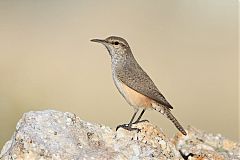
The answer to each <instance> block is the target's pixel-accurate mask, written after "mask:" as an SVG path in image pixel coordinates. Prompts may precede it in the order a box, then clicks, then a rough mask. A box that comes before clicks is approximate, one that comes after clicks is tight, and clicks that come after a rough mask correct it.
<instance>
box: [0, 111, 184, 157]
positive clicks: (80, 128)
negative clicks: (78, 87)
mask: <svg viewBox="0 0 240 160" xmlns="http://www.w3.org/2000/svg"><path fill="white" fill-rule="evenodd" d="M134 127H138V128H141V132H137V131H132V132H130V131H127V130H124V129H122V128H120V129H119V130H118V131H117V132H116V131H114V130H112V129H111V128H109V127H106V126H103V125H100V124H94V123H89V122H86V121H83V120H81V119H80V118H79V117H76V116H75V115H74V114H72V113H68V112H66V113H63V112H58V111H53V110H46V111H37V112H29V113H26V114H24V115H23V118H22V119H21V120H20V121H19V122H18V124H17V127H16V132H15V133H14V135H13V137H12V139H11V140H10V141H8V142H7V143H6V144H5V146H4V147H3V149H2V151H1V155H0V157H2V159H86V160H88V159H97V160H100V159H119V160H123V159H181V155H180V154H179V152H178V151H177V150H176V148H175V146H174V145H173V143H172V142H171V140H170V139H168V138H167V137H166V136H165V135H164V134H163V133H162V131H161V130H159V129H158V128H157V127H156V126H154V125H152V124H150V123H139V124H137V125H135V126H134Z"/></svg>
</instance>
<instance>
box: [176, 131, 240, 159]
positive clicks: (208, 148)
mask: <svg viewBox="0 0 240 160" xmlns="http://www.w3.org/2000/svg"><path fill="white" fill-rule="evenodd" d="M173 143H174V144H175V145H176V148H177V150H181V152H182V153H183V154H184V155H189V154H190V156H188V159H191V160H240V143H236V142H233V141H231V140H228V139H226V138H224V137H223V136H221V135H220V134H216V135H214V134H210V133H205V132H204V131H201V130H198V129H196V128H194V127H188V135H187V136H182V135H180V134H177V135H176V136H175V137H174V139H173Z"/></svg>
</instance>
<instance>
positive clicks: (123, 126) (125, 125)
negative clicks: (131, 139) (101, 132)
mask: <svg viewBox="0 0 240 160" xmlns="http://www.w3.org/2000/svg"><path fill="white" fill-rule="evenodd" d="M137 112H138V109H135V112H134V113H133V116H132V118H131V121H130V122H129V123H128V124H121V125H118V126H117V128H116V131H117V130H118V129H119V128H124V129H126V130H129V131H132V130H138V131H139V130H140V129H138V128H132V124H133V120H134V118H135V116H136V114H137Z"/></svg>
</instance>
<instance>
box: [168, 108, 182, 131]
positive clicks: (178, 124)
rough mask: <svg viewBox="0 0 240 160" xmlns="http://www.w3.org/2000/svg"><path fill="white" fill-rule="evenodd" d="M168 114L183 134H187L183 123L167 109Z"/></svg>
mask: <svg viewBox="0 0 240 160" xmlns="http://www.w3.org/2000/svg"><path fill="white" fill-rule="evenodd" d="M166 115H167V117H168V118H169V119H170V120H171V121H172V122H173V124H174V125H175V126H176V127H177V129H178V130H179V131H180V132H181V133H182V134H183V135H185V136H186V135H187V132H186V131H185V130H184V128H183V127H182V125H181V124H180V123H179V122H178V121H177V119H176V118H175V117H174V116H173V115H172V113H171V112H170V111H169V110H168V109H166Z"/></svg>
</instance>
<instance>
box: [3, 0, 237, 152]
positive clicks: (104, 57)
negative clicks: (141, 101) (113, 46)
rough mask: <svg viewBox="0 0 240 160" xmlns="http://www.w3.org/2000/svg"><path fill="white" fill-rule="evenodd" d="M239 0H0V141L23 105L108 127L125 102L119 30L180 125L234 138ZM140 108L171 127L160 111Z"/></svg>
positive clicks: (124, 111)
mask: <svg viewBox="0 0 240 160" xmlns="http://www.w3.org/2000/svg"><path fill="white" fill-rule="evenodd" d="M237 14H238V13H237V1H231V0H222V1H218V0H211V1H210V0H209V1H202V0H194V1H191V0H170V1H169V0H158V1H157V0H152V1H143V0H142V1H140V0H135V1H110V0H109V1H97V0H96V1H88V0H86V1H59V0H56V1H53V0H52V1H47V0H43V1H34V0H32V1H18V0H16V1H5V0H3V1H0V75H1V78H0V148H1V146H2V145H3V143H4V142H6V140H7V139H9V138H10V137H11V135H12V133H13V131H14V130H15V126H16V123H17V121H18V120H19V119H20V117H21V116H22V114H23V113H24V112H27V111H30V110H44V109H56V110H61V111H69V112H74V113H76V114H77V115H78V116H79V117H81V118H82V119H85V120H88V121H91V122H98V123H103V124H106V125H109V126H111V127H115V126H116V125H118V124H121V123H124V122H128V121H129V120H130V117H131V116H132V112H133V110H132V108H131V107H129V106H128V104H127V103H126V102H125V101H124V100H123V98H122V97H121V96H120V94H119V93H118V92H117V90H116V88H115V86H114V85H113V82H112V78H111V70H110V57H109V55H108V53H107V50H106V49H105V48H104V47H103V46H101V45H99V44H95V43H91V42H90V41H89V40H90V39H91V38H105V37H107V36H109V35H118V36H122V37H124V38H126V39H127V40H128V42H129V43H130V46H131V48H132V51H133V53H134V54H135V57H136V59H137V60H138V61H139V63H140V64H141V65H142V66H143V68H144V69H145V70H146V71H147V72H148V73H149V75H150V76H151V77H152V79H153V80H154V81H155V83H156V85H157V86H158V87H159V89H160V90H161V91H162V92H163V94H164V95H165V96H166V98H167V99H168V100H169V101H170V102H171V104H172V105H173V106H174V110H173V113H174V115H175V116H176V117H177V118H178V119H179V121H180V122H181V123H182V124H183V125H184V126H187V125H189V124H190V125H193V126H196V127H198V128H201V129H203V130H206V131H208V132H213V133H222V134H223V135H224V136H226V137H229V138H231V139H233V140H237V139H238V127H239V124H238V94H237V93H238V70H237V69H238V51H237V49H238V44H237V36H238V32H237V29H238V28H237V27H238V26H237ZM144 118H146V119H149V120H150V121H151V122H153V123H154V124H156V125H158V126H159V127H161V128H162V129H163V130H164V131H165V132H166V133H167V134H169V136H172V135H173V134H174V133H175V132H176V129H175V127H174V126H173V125H172V123H170V122H169V121H168V120H166V119H165V118H163V116H162V115H160V114H159V113H157V112H147V113H146V114H145V115H144Z"/></svg>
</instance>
